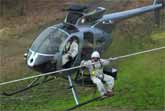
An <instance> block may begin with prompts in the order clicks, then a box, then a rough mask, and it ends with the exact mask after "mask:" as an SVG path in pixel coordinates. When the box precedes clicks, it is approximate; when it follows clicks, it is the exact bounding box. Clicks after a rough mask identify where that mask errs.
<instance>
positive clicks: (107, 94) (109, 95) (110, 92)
mask: <svg viewBox="0 0 165 111" xmlns="http://www.w3.org/2000/svg"><path fill="white" fill-rule="evenodd" d="M106 96H107V97H112V96H114V93H113V92H112V91H108V92H107V93H106Z"/></svg>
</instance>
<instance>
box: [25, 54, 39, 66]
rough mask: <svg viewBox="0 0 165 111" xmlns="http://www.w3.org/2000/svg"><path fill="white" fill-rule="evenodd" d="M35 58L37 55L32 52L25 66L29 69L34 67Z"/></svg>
mask: <svg viewBox="0 0 165 111" xmlns="http://www.w3.org/2000/svg"><path fill="white" fill-rule="evenodd" d="M37 57H38V54H37V53H34V52H32V54H31V55H30V57H29V58H28V60H27V64H28V66H29V67H34V65H35V61H36V58H37Z"/></svg>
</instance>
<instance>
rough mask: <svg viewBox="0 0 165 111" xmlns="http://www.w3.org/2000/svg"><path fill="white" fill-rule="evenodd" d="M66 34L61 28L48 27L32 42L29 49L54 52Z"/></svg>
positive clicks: (47, 52) (44, 52)
mask: <svg viewBox="0 0 165 111" xmlns="http://www.w3.org/2000/svg"><path fill="white" fill-rule="evenodd" d="M67 37H68V34H67V33H66V32H65V31H63V30H62V29H59V28H55V27H49V28H47V29H46V30H45V31H43V32H42V33H41V34H40V35H39V36H38V37H37V39H36V40H35V41H34V42H33V44H32V47H31V49H32V50H33V51H36V52H38V53H43V54H55V53H56V52H59V47H60V45H61V44H62V42H63V41H64V40H65V39H66V38H67Z"/></svg>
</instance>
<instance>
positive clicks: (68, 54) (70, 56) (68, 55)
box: [62, 38, 79, 68]
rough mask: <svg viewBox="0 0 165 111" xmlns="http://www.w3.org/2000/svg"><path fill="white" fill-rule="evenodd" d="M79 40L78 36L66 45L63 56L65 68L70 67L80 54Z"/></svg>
mask: <svg viewBox="0 0 165 111" xmlns="http://www.w3.org/2000/svg"><path fill="white" fill-rule="evenodd" d="M78 49H79V46H78V40H77V39H76V38H72V39H71V41H69V42H68V43H67V44H66V46H65V51H64V52H65V53H64V55H63V56H62V65H63V67H64V68H69V67H70V66H71V63H72V62H73V60H74V59H75V57H76V56H77V54H78Z"/></svg>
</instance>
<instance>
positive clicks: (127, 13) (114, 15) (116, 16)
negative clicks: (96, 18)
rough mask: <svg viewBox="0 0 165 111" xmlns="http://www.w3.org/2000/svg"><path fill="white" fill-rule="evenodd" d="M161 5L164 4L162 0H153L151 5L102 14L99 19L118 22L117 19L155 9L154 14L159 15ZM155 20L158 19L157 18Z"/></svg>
mask: <svg viewBox="0 0 165 111" xmlns="http://www.w3.org/2000/svg"><path fill="white" fill-rule="evenodd" d="M163 5H164V4H163V1H162V2H161V0H154V2H153V4H152V5H148V6H145V7H140V8H136V9H132V10H127V11H122V12H116V13H112V14H107V15H104V16H103V18H101V20H100V21H111V22H118V21H121V20H124V19H127V18H130V17H133V16H137V15H140V14H144V13H147V12H151V11H155V16H158V17H159V14H160V9H161V8H162V7H163ZM157 20H159V19H158V18H157Z"/></svg>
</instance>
